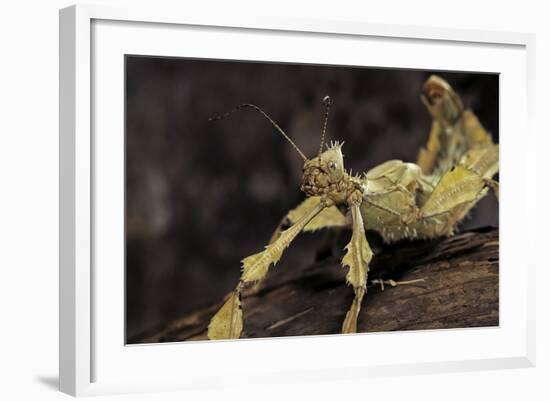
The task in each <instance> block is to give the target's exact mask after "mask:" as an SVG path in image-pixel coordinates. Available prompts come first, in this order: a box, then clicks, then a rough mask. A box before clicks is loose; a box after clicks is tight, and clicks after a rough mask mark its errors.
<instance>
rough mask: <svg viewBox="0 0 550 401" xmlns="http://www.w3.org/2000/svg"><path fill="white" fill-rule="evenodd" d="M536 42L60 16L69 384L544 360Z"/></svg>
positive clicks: (288, 377)
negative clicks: (538, 354) (536, 237)
mask: <svg viewBox="0 0 550 401" xmlns="http://www.w3.org/2000/svg"><path fill="white" fill-rule="evenodd" d="M533 49H534V37H533V36H532V35H528V34H517V33H514V34H511V33H502V32H477V31H463V30H448V29H434V28H424V27H402V26H379V25H371V24H367V23H364V24H363V23H362V24H358V23H351V22H349V23H348V22H346V23H344V22H342V23H339V22H334V21H301V20H292V19H288V20H286V19H285V20H280V19H270V18H258V17H257V16H254V17H252V16H249V17H242V18H239V19H234V18H227V17H221V16H215V15H208V16H202V15H192V14H181V15H180V14H178V13H177V12H173V13H164V12H159V11H158V10H148V9H137V8H136V9H113V8H108V7H104V6H73V7H70V8H67V9H63V10H61V12H60V188H61V189H60V211H61V221H60V243H61V249H60V388H61V390H62V391H64V392H67V393H70V394H73V395H91V394H110V393H121V392H123V393H126V392H139V391H161V390H163V391H164V390H170V389H174V390H175V389H180V390H181V389H201V388H211V387H223V386H234V385H235V383H238V378H239V377H242V376H243V375H245V376H247V377H249V378H250V379H251V380H254V381H255V382H256V383H262V382H263V383H268V382H275V381H276V382H277V383H282V382H292V381H293V380H297V379H298V380H301V381H304V380H311V381H314V380H325V379H327V378H328V377H331V378H335V379H337V378H342V377H350V375H351V377H354V378H356V379H357V380H361V378H362V377H370V376H378V375H398V374H402V373H405V372H406V373H408V374H410V373H411V372H416V373H423V372H427V373H428V372H439V371H465V370H479V369H495V368H509V367H528V366H533V364H534V350H535V343H534V284H533V283H532V282H531V281H530V280H529V277H530V275H531V274H532V271H533V270H534V264H535V260H531V259H529V258H530V256H529V255H533V254H530V253H528V252H527V253H525V252H523V253H521V252H519V249H529V247H530V245H529V239H528V238H526V237H525V236H523V235H521V233H523V232H530V231H532V229H533V225H534V216H535V212H534V210H533V208H532V206H529V205H530V203H529V198H530V197H531V195H532V194H531V192H532V190H531V189H530V188H534V187H535V186H534V183H533V182H532V181H533V180H534V178H533V177H532V176H530V175H529V174H528V171H530V170H531V169H533V168H534V166H533V163H534V157H532V155H533V154H534V149H533V147H534V143H535V140H534V133H533V132H532V130H531V126H530V121H531V119H532V116H531V113H532V112H533V104H532V102H533V86H534V75H533V69H534V62H533V58H534V50H533ZM518 133H520V134H518ZM517 188H522V189H523V190H521V191H518V190H517ZM531 258H533V257H532V256H531ZM290 356H292V358H291V359H292V361H293V362H292V364H291V365H289V364H288V360H289V358H290Z"/></svg>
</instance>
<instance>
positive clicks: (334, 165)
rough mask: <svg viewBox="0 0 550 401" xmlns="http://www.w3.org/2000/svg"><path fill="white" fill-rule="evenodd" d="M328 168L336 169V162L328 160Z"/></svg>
mask: <svg viewBox="0 0 550 401" xmlns="http://www.w3.org/2000/svg"><path fill="white" fill-rule="evenodd" d="M328 168H330V169H331V170H336V163H334V162H330V163H329V164H328Z"/></svg>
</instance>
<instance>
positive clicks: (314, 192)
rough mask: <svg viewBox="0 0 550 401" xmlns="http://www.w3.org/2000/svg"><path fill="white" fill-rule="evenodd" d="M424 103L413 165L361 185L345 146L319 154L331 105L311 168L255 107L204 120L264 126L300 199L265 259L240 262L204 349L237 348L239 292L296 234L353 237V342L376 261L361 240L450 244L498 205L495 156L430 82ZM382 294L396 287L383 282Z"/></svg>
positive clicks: (349, 317)
mask: <svg viewBox="0 0 550 401" xmlns="http://www.w3.org/2000/svg"><path fill="white" fill-rule="evenodd" d="M421 99H422V101H423V103H424V104H425V106H426V108H427V109H428V112H429V113H430V114H431V116H432V120H433V121H432V128H431V131H430V134H429V139H428V143H427V144H426V147H425V148H422V149H421V150H420V152H419V154H418V158H417V161H416V163H406V162H403V161H401V160H390V161H387V162H385V163H382V164H380V165H378V166H376V167H374V168H372V169H370V170H369V171H367V172H366V173H363V174H360V175H359V174H357V175H352V174H350V173H349V172H348V171H346V169H345V168H344V158H343V153H342V144H340V143H339V142H332V143H331V144H330V145H328V146H326V148H325V135H326V130H327V122H328V116H329V109H330V104H331V100H330V97H328V96H326V97H325V98H324V99H323V104H324V106H325V114H324V122H323V127H322V132H321V144H320V147H319V152H318V154H317V155H315V156H313V157H311V158H310V159H308V158H307V157H306V156H305V155H304V153H303V152H302V151H301V150H300V149H299V148H298V146H297V145H296V144H295V143H294V142H293V141H292V139H290V137H289V136H288V135H287V134H286V133H285V132H284V131H283V130H282V129H281V127H279V125H277V124H276V123H275V122H274V121H273V120H272V119H271V118H270V117H269V116H268V115H267V114H266V113H265V112H264V111H263V110H262V109H260V108H259V107H257V106H255V105H253V104H242V105H239V106H237V107H235V108H234V109H232V110H231V111H229V112H227V113H225V114H222V115H220V116H217V117H213V118H211V120H219V119H222V118H225V117H227V116H229V115H230V114H232V113H233V112H235V111H238V110H241V109H244V108H250V109H253V110H255V111H256V112H258V113H260V114H261V115H262V116H263V117H264V118H266V119H267V120H268V121H269V122H270V123H271V125H272V126H273V127H274V128H275V130H277V131H278V132H279V133H280V134H281V135H282V136H283V137H284V138H285V139H286V140H287V141H288V142H289V143H290V144H291V145H292V147H293V148H294V149H295V150H296V151H297V153H298V154H299V155H300V157H301V158H302V159H303V162H304V164H303V175H302V183H301V187H300V189H301V190H302V192H304V194H305V195H306V199H305V200H304V201H303V202H302V203H301V204H300V205H298V206H297V207H296V208H295V209H293V210H291V211H290V212H288V213H287V215H286V216H285V218H284V219H283V220H282V222H281V224H280V225H279V226H278V227H277V228H276V229H275V231H274V233H273V235H272V236H271V240H270V242H269V243H268V244H267V246H266V247H265V249H264V250H263V251H261V252H259V253H256V254H254V255H250V256H248V257H246V258H244V259H243V260H242V273H241V278H240V280H239V282H238V284H237V285H236V287H235V290H234V291H233V292H232V293H231V295H230V296H229V297H228V299H227V300H226V301H225V303H224V304H223V306H222V307H221V308H220V309H219V310H218V312H217V313H216V314H215V315H214V316H213V317H212V319H211V321H210V324H209V326H208V337H209V339H211V340H216V339H234V338H239V337H240V336H241V333H242V330H243V310H242V305H241V292H242V290H243V288H244V287H245V286H247V285H249V284H251V283H257V282H260V281H261V280H263V279H264V278H265V277H266V274H267V273H268V271H269V268H270V266H272V265H275V264H276V263H277V262H278V261H279V260H280V258H281V256H282V255H283V252H284V250H285V249H286V248H287V247H288V246H290V244H291V243H292V241H293V240H294V239H295V238H296V236H297V235H298V234H299V233H300V232H305V231H314V230H318V229H321V228H333V227H347V228H350V229H351V231H352V234H351V239H350V241H349V243H348V244H347V246H346V247H345V255H344V257H343V258H342V265H343V266H344V267H346V268H347V269H348V271H347V274H346V281H347V283H348V284H349V285H351V286H352V288H353V291H354V295H355V296H354V299H353V302H352V304H351V306H350V308H349V310H348V312H347V313H346V316H345V318H344V321H343V323H342V330H341V331H342V333H355V332H356V331H357V318H358V316H359V312H360V310H361V304H362V301H363V298H364V296H365V294H366V292H367V279H368V271H369V263H370V261H371V259H372V258H373V252H372V250H371V247H370V246H369V243H368V241H367V238H366V235H365V230H374V231H377V232H378V233H379V234H380V235H381V236H382V238H383V239H384V241H385V242H388V243H389V242H394V241H398V240H401V239H405V238H409V239H430V238H436V237H441V236H450V235H453V233H454V230H455V229H456V226H457V224H458V223H459V222H460V221H462V220H463V219H464V217H466V215H467V214H468V213H469V212H470V210H471V209H472V208H473V207H474V206H475V205H476V203H477V202H478V201H479V200H480V199H481V198H482V197H484V196H485V195H486V194H487V192H488V191H489V189H492V190H493V191H494V193H495V195H496V197H497V199H498V196H499V184H498V182H497V181H495V180H493V177H494V175H495V174H496V173H497V172H498V169H499V165H498V158H499V157H498V156H499V147H498V144H494V143H493V141H492V139H491V136H490V135H489V134H488V133H487V131H486V130H485V129H484V128H483V126H482V125H481V123H480V122H479V120H478V119H477V117H476V116H475V114H474V113H473V112H472V111H471V110H467V109H465V108H464V106H463V104H462V101H461V100H460V97H459V96H458V95H457V94H456V93H455V91H454V90H453V89H452V88H451V86H450V85H449V84H448V83H447V82H446V81H445V80H444V79H442V78H441V77H439V76H436V75H432V76H431V77H430V78H429V79H428V80H427V81H426V82H425V83H424V85H423V88H422V94H421ZM342 209H344V210H345V211H346V212H345V213H343V212H342V211H341V210H342ZM283 221H284V222H287V223H289V224H290V226H289V227H288V228H287V229H283ZM389 284H392V285H394V284H395V282H391V280H390V282H389Z"/></svg>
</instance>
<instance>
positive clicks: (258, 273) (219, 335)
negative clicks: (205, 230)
mask: <svg viewBox="0 0 550 401" xmlns="http://www.w3.org/2000/svg"><path fill="white" fill-rule="evenodd" d="M325 207H326V205H325V201H324V200H320V201H319V202H317V204H316V205H315V206H314V207H313V208H310V209H309V210H308V211H306V212H305V213H304V215H303V216H302V217H300V218H299V219H298V221H296V223H294V224H293V225H292V226H291V227H290V228H289V229H287V230H285V231H283V232H282V233H281V234H280V235H279V237H278V238H277V239H276V240H275V241H274V242H273V243H270V244H269V245H267V246H266V247H265V249H264V250H263V251H262V252H259V253H256V254H254V255H251V256H248V257H246V258H244V259H243V260H242V273H241V280H240V281H239V284H237V287H236V288H235V291H234V292H233V294H232V295H231V296H230V297H229V299H228V300H227V301H226V302H225V303H224V305H223V306H222V307H221V308H220V310H219V311H218V312H217V313H216V314H215V315H214V317H212V320H211V321H210V324H209V326H208V338H209V339H211V340H220V339H232V338H239V337H240V335H241V332H242V328H243V313H242V308H241V299H240V298H241V290H242V288H243V286H244V285H245V284H247V283H253V282H258V281H260V280H262V279H263V278H264V277H265V276H266V274H267V272H268V270H269V267H270V266H271V264H273V265H274V264H276V263H277V262H278V261H279V259H280V258H281V256H282V255H283V251H284V250H285V249H286V248H287V247H288V246H289V245H290V243H291V242H292V241H293V240H294V238H296V236H297V235H298V234H299V233H300V232H301V231H302V230H303V229H304V227H305V226H306V225H307V224H308V223H309V222H310V221H311V220H312V219H313V218H314V217H315V216H317V215H318V214H319V213H320V212H321V211H322V210H323V209H324V208H325Z"/></svg>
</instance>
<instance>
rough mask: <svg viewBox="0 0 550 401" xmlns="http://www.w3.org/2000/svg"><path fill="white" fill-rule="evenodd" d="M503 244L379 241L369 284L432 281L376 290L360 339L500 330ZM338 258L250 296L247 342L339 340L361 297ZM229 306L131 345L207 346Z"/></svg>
mask: <svg viewBox="0 0 550 401" xmlns="http://www.w3.org/2000/svg"><path fill="white" fill-rule="evenodd" d="M349 235H350V233H349V232H343V233H341V235H340V236H339V238H338V239H337V240H336V241H335V243H336V245H337V246H335V247H334V249H341V248H342V246H341V244H342V243H345V241H346V240H347V239H348V237H349ZM498 241H499V239H498V229H494V228H484V229H479V230H476V231H470V232H465V233H461V234H457V235H456V236H454V237H451V238H443V239H437V240H431V241H403V242H400V243H397V244H392V245H384V246H381V244H380V242H379V239H378V238H377V237H376V236H370V235H369V242H370V243H371V245H372V247H373V251H374V252H375V257H374V259H373V262H372V263H371V270H370V272H369V281H370V280H372V279H377V278H383V279H393V280H395V281H408V280H415V279H424V281H423V282H418V283H414V284H409V285H398V286H396V287H390V286H387V285H386V286H385V288H384V290H382V288H381V286H380V285H378V284H370V285H369V288H368V293H367V295H366V296H365V299H364V301H363V306H362V309H361V312H360V317H359V321H358V331H360V332H377V331H397V330H420V329H442V328H460V327H483V326H498V324H499V320H498V293H499V291H498V282H499V279H498V270H499V269H498V266H499V242H498ZM335 253H336V252H335V251H334V250H332V252H328V250H325V251H324V252H321V254H320V255H321V256H320V258H319V259H320V260H319V261H317V262H314V263H311V264H310V265H304V266H287V267H286V268H285V269H284V270H282V269H278V268H277V267H275V268H272V269H271V271H270V273H269V274H268V277H267V278H266V279H265V280H264V282H262V283H261V284H260V285H257V286H255V287H251V288H249V289H247V290H246V291H245V292H244V295H243V310H244V319H245V322H244V332H243V336H242V337H250V338H251V337H277V336H297V335H318V334H335V333H339V332H340V330H341V325H342V321H343V319H344V316H345V314H346V311H347V310H348V308H349V306H350V304H351V301H352V299H353V291H352V289H351V287H349V286H346V284H345V274H346V269H344V268H342V267H341V265H340V261H339V257H340V256H341V255H336V256H334V254H335ZM323 254H324V255H325V256H324V257H322V255H323ZM327 255H328V256H327ZM221 305H222V300H220V302H219V303H217V304H215V305H211V306H209V307H206V308H203V309H200V310H197V311H195V312H194V313H192V314H190V315H187V316H183V317H181V318H180V319H177V320H175V321H172V322H170V323H168V324H166V325H163V326H159V327H155V328H152V329H150V330H148V331H147V332H144V333H142V334H141V335H138V336H136V337H134V338H132V339H130V341H129V343H156V342H169V341H183V340H203V339H206V328H207V326H208V323H209V321H210V318H211V317H212V316H213V314H214V313H215V312H216V310H217V309H218V308H219V307H220V306H221Z"/></svg>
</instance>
